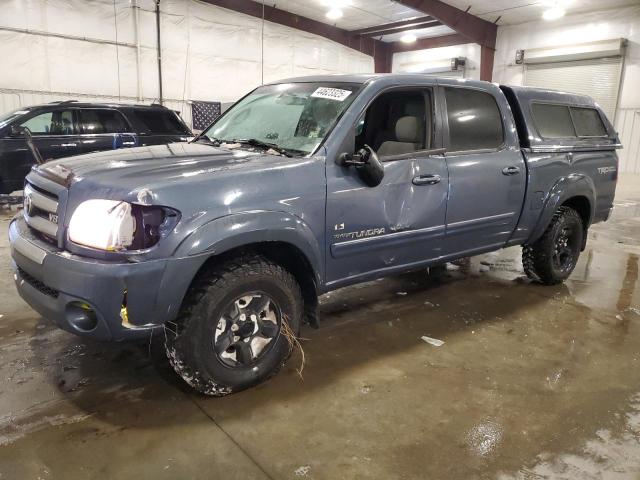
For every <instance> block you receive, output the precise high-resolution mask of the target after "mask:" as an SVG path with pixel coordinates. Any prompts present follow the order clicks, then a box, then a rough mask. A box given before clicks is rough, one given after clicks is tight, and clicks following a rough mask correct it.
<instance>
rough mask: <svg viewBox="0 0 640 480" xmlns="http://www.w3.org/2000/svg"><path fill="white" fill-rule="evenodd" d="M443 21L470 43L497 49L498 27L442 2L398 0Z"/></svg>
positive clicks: (437, 0) (433, 0) (435, 0)
mask: <svg viewBox="0 0 640 480" xmlns="http://www.w3.org/2000/svg"><path fill="white" fill-rule="evenodd" d="M396 1H397V3H400V4H402V5H404V6H406V7H409V8H412V9H414V10H417V11H419V12H422V13H424V14H426V15H429V16H431V17H433V18H435V19H437V20H439V21H441V22H442V23H443V24H444V25H446V26H447V27H449V28H451V29H453V30H455V31H456V32H458V33H459V34H461V35H464V36H465V37H466V38H467V39H468V40H469V41H470V42H473V43H478V44H480V45H481V46H483V47H488V48H490V49H495V46H496V34H497V31H498V26H497V25H496V24H494V23H491V22H487V21H486V20H483V19H481V18H479V17H476V16H475V15H472V14H470V13H467V12H464V11H462V10H459V9H457V8H456V7H452V6H451V5H448V4H446V3H444V2H442V1H440V0H396Z"/></svg>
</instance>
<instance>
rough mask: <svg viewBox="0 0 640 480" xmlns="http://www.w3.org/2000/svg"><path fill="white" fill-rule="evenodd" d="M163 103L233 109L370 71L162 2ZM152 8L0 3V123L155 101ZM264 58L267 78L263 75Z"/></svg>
mask: <svg viewBox="0 0 640 480" xmlns="http://www.w3.org/2000/svg"><path fill="white" fill-rule="evenodd" d="M161 5H162V8H161V12H162V15H161V35H162V46H163V49H162V57H163V64H162V67H163V90H164V92H163V94H164V98H165V100H166V102H165V103H166V104H167V106H169V107H171V108H174V109H176V110H179V111H181V112H182V115H183V118H185V120H187V122H189V121H190V108H189V106H188V104H187V102H186V100H210V101H215V100H217V101H221V102H233V101H235V100H237V99H238V98H239V97H240V96H242V95H244V94H245V93H247V92H248V91H249V90H251V89H253V88H254V87H256V86H257V85H260V83H262V80H263V77H264V81H265V82H269V81H273V80H277V79H279V78H285V77H289V76H296V75H309V74H314V73H347V72H349V73H351V72H373V59H372V58H371V57H369V56H367V55H364V54H361V53H359V52H357V51H355V50H353V49H350V48H347V47H344V46H342V45H339V44H337V43H334V42H332V41H330V40H327V39H325V38H322V37H318V36H315V35H311V34H307V33H305V32H301V31H299V30H295V29H291V28H287V27H283V26H280V25H276V24H271V23H268V22H265V24H264V26H263V23H262V21H261V20H260V19H257V18H254V17H249V16H246V15H242V14H239V13H235V12H231V11H229V10H225V9H222V8H218V7H214V6H211V5H208V4H205V3H202V2H198V1H195V0H162V2H161ZM154 10H155V2H153V1H152V0H137V1H135V0H131V1H129V0H115V1H114V0H0V11H1V12H2V15H1V16H0V58H4V59H7V58H10V59H11V64H10V65H7V63H6V61H5V67H4V68H2V69H0V114H2V113H4V112H6V111H10V110H13V109H16V108H18V107H20V106H24V105H30V104H36V103H43V102H49V101H53V100H66V99H79V100H80V99H83V100H90V101H93V100H95V101H118V100H120V101H123V102H140V101H142V102H145V103H149V102H152V101H155V100H157V98H158V73H157V60H156V55H157V51H156V20H155V13H154ZM263 57H264V70H263V68H262V65H263V62H262V60H263Z"/></svg>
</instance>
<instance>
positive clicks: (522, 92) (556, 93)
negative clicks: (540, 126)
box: [269, 73, 595, 106]
mask: <svg viewBox="0 0 640 480" xmlns="http://www.w3.org/2000/svg"><path fill="white" fill-rule="evenodd" d="M382 78H385V79H393V78H397V79H398V80H402V81H403V83H405V82H406V81H407V80H410V79H412V78H419V79H421V80H424V79H425V78H429V79H432V80H433V83H437V82H441V83H443V84H449V85H450V84H452V83H459V82H461V81H462V82H464V84H465V85H469V86H485V87H486V85H487V84H489V83H492V82H486V81H483V80H471V79H461V80H459V79H452V78H447V77H437V76H431V75H429V76H427V75H424V74H422V73H357V74H331V75H311V76H306V77H292V78H284V79H281V80H277V81H274V82H269V85H275V84H279V83H296V82H308V83H313V82H318V83H323V82H345V83H358V84H364V83H367V82H368V81H371V80H376V79H382ZM493 85H496V86H500V87H506V88H509V89H510V90H512V91H513V92H514V93H515V94H516V96H517V97H518V98H522V99H524V98H536V99H537V100H550V101H554V100H560V99H562V101H564V102H569V103H571V104H576V105H577V104H581V105H585V106H587V105H588V106H593V105H595V102H594V101H593V99H592V98H591V97H588V96H586V95H579V94H577V93H572V92H563V91H560V90H550V89H545V88H537V87H522V86H511V85H498V84H497V83H493Z"/></svg>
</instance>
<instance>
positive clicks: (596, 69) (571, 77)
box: [524, 57, 622, 122]
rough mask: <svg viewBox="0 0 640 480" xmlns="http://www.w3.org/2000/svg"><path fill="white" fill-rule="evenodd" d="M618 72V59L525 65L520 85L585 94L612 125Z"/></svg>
mask: <svg viewBox="0 0 640 480" xmlns="http://www.w3.org/2000/svg"><path fill="white" fill-rule="evenodd" d="M621 72H622V57H612V58H598V59H593V60H576V61H570V62H554V63H539V64H529V65H527V69H526V72H525V78H524V84H525V85H527V86H530V87H539V88H551V89H553V90H562V91H565V92H573V93H580V94H583V95H589V96H590V97H592V98H593V99H594V100H595V101H596V102H598V104H599V105H600V107H602V109H603V110H604V112H605V113H606V114H607V117H609V120H611V122H613V119H614V116H615V111H616V105H617V103H618V89H619V87H620V74H621Z"/></svg>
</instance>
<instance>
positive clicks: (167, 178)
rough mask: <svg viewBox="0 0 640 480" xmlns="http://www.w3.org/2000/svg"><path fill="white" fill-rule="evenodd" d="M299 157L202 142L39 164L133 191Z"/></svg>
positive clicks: (73, 180) (77, 178)
mask: <svg viewBox="0 0 640 480" xmlns="http://www.w3.org/2000/svg"><path fill="white" fill-rule="evenodd" d="M292 161H293V162H295V161H296V159H292V158H287V157H282V156H278V155H269V154H264V153H258V152H250V151H247V150H240V149H238V150H235V149H234V150H231V149H226V148H219V147H213V146H211V145H207V144H199V143H171V144H168V145H154V146H149V147H136V148H127V149H119V150H109V151H105V152H96V153H90V154H85V155H79V156H75V157H67V158H61V159H58V160H53V161H50V162H47V163H46V164H44V165H42V166H40V167H38V170H44V171H49V172H53V173H54V174H58V173H57V172H60V171H64V172H70V173H71V179H70V180H71V183H72V184H76V183H79V182H86V183H91V184H94V185H96V186H97V187H111V188H118V189H120V190H126V191H132V190H135V189H137V188H140V187H143V186H144V187H147V188H149V187H162V186H163V185H168V184H171V183H174V182H175V181H176V180H177V179H179V180H180V181H181V182H182V183H185V182H188V181H189V179H192V180H193V181H196V180H197V181H202V180H204V179H205V178H206V177H209V176H211V175H214V174H219V173H220V172H223V171H231V170H238V169H255V170H262V169H264V168H273V167H275V166H279V165H282V164H283V163H287V162H288V163H291V162H292Z"/></svg>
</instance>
